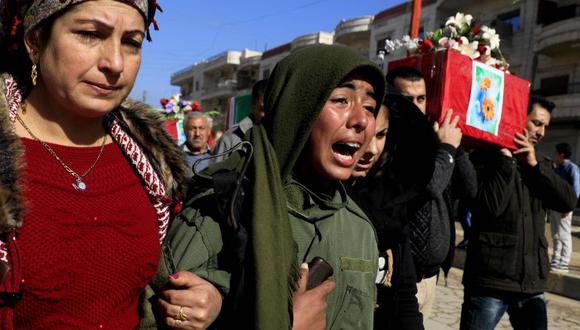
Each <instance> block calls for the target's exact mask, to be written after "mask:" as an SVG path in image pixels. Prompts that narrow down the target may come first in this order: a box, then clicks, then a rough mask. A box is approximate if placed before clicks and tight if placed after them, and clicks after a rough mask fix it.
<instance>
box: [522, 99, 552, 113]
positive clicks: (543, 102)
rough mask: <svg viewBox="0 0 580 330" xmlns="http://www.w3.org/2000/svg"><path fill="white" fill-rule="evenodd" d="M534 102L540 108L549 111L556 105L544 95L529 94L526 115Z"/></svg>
mask: <svg viewBox="0 0 580 330" xmlns="http://www.w3.org/2000/svg"><path fill="white" fill-rule="evenodd" d="M534 104H538V105H539V106H541V107H542V108H544V109H546V110H547V111H548V112H549V113H552V110H554V108H555V107H556V104H554V102H552V101H550V100H548V99H547V98H545V97H542V96H540V95H530V102H529V103H528V115H529V114H530V113H531V112H532V109H533V108H534Z"/></svg>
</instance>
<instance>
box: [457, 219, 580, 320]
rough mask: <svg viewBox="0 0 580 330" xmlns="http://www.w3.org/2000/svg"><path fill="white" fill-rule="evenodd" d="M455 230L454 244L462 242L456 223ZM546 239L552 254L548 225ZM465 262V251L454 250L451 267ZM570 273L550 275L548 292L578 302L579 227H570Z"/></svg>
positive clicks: (461, 232)
mask: <svg viewBox="0 0 580 330" xmlns="http://www.w3.org/2000/svg"><path fill="white" fill-rule="evenodd" d="M455 229H456V233H457V239H456V242H457V243H459V242H461V241H462V240H463V230H462V228H461V225H460V224H459V223H458V222H456V223H455ZM546 239H547V240H548V244H549V248H548V253H549V254H550V255H551V254H552V236H551V233H550V225H549V224H546ZM464 261H465V250H462V249H455V260H454V262H453V266H454V267H457V268H460V269H463V264H464ZM569 269H570V272H568V273H567V274H554V273H550V277H549V278H548V288H549V289H548V291H549V292H552V293H555V294H558V295H562V296H565V297H568V298H572V299H576V300H580V226H576V225H573V226H572V259H571V260H570V265H569ZM579 328H580V327H579Z"/></svg>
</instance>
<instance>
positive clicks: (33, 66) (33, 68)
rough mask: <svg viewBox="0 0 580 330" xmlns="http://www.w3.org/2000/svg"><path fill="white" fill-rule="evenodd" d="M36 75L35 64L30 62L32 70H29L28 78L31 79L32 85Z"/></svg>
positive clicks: (34, 84)
mask: <svg viewBox="0 0 580 330" xmlns="http://www.w3.org/2000/svg"><path fill="white" fill-rule="evenodd" d="M37 77H38V72H37V71H36V64H32V70H31V71H30V79H32V86H36V78H37Z"/></svg>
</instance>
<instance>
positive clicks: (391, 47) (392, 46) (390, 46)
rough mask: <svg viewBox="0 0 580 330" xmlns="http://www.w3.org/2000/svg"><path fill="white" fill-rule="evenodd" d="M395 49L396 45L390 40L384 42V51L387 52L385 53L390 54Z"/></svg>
mask: <svg viewBox="0 0 580 330" xmlns="http://www.w3.org/2000/svg"><path fill="white" fill-rule="evenodd" d="M396 49H397V45H396V43H395V42H394V41H393V40H391V39H387V40H385V50H386V51H387V53H391V52H393V51H394V50H396Z"/></svg>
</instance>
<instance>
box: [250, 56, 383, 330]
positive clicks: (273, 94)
mask: <svg viewBox="0 0 580 330" xmlns="http://www.w3.org/2000/svg"><path fill="white" fill-rule="evenodd" d="M359 69H360V70H363V71H368V73H369V74H368V76H369V77H370V78H371V83H372V85H373V87H374V91H375V94H376V95H377V97H378V100H377V109H376V111H378V108H379V105H380V104H381V101H382V98H383V94H384V89H385V82H384V78H383V73H382V72H381V70H380V69H379V68H378V67H376V66H375V65H374V64H373V63H371V62H369V61H368V60H366V59H364V58H363V57H361V56H360V55H358V54H356V53H355V52H353V51H352V50H349V49H347V48H344V47H337V46H316V47H310V48H306V49H303V50H300V51H297V52H295V53H293V54H291V55H289V56H288V57H287V58H286V59H284V60H282V61H281V62H280V63H278V65H277V66H276V68H275V69H274V71H273V73H272V76H271V77H270V79H269V83H268V87H267V89H266V94H265V96H264V101H265V108H266V117H265V120H264V122H263V124H261V125H257V126H254V127H253V128H252V129H251V130H250V131H249V132H248V136H247V138H248V139H249V140H250V142H251V143H252V145H253V146H254V157H253V159H252V165H253V166H252V175H253V180H252V183H253V187H252V195H251V198H250V200H251V202H250V203H251V212H250V218H249V219H246V220H249V223H247V225H248V227H249V229H250V233H251V234H250V235H251V236H250V241H251V248H250V249H251V251H252V252H251V254H250V256H249V258H250V260H249V263H250V264H251V265H252V268H253V269H252V274H253V275H254V277H253V278H251V279H250V278H249V279H248V281H252V283H250V284H253V285H255V286H254V288H255V291H254V297H253V299H254V302H253V303H254V306H253V308H254V313H255V314H254V315H253V319H254V323H255V324H254V328H255V329H289V328H290V327H291V318H290V317H289V316H290V315H291V312H292V294H293V292H294V291H295V287H296V283H297V279H298V276H299V272H298V261H297V260H296V257H297V248H296V243H295V242H294V240H293V238H292V231H291V228H290V220H289V217H288V209H287V203H286V199H287V198H286V194H285V191H284V185H285V184H286V183H287V182H288V181H289V180H290V179H291V173H292V170H293V168H294V165H295V163H296V161H297V159H298V157H299V155H300V153H301V152H302V149H303V148H304V145H305V144H306V141H307V140H308V137H309V135H310V130H311V128H312V126H313V124H314V122H315V121H316V119H317V118H318V116H319V113H320V111H321V110H322V107H323V106H324V104H325V102H326V100H327V99H328V97H329V96H330V93H331V92H332V90H333V89H334V88H336V87H337V86H338V84H339V83H340V82H341V81H342V79H344V78H345V77H346V76H347V75H348V74H349V73H351V72H352V71H353V70H359ZM250 286H251V285H250Z"/></svg>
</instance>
